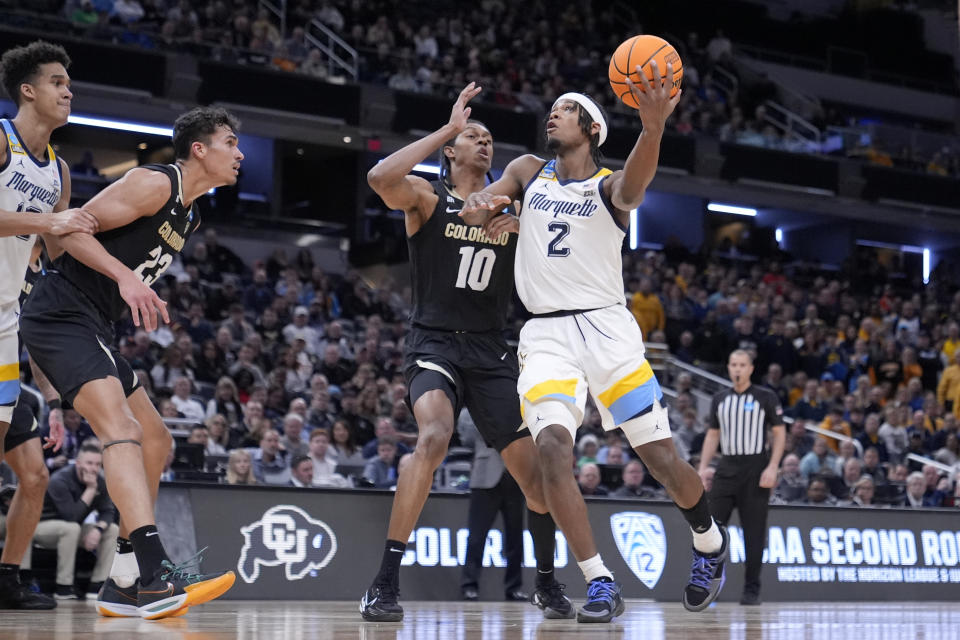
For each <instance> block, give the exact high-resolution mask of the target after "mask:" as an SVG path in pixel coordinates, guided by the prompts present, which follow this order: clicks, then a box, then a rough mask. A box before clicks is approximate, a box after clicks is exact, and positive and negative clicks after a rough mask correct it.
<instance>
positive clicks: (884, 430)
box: [877, 403, 910, 460]
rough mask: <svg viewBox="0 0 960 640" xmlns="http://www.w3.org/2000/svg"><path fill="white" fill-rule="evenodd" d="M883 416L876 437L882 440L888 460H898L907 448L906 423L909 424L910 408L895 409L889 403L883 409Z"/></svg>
mask: <svg viewBox="0 0 960 640" xmlns="http://www.w3.org/2000/svg"><path fill="white" fill-rule="evenodd" d="M884 415H885V417H886V420H885V421H884V423H883V424H882V425H880V429H879V430H878V431H877V435H878V436H880V438H882V439H883V443H884V445H886V448H887V453H888V454H889V456H890V458H891V459H892V460H900V459H901V457H902V456H903V453H904V452H905V451H906V449H907V447H908V446H909V442H908V436H907V423H908V422H909V416H910V407H908V406H900V407H896V406H893V403H889V404H888V405H887V406H886V407H884Z"/></svg>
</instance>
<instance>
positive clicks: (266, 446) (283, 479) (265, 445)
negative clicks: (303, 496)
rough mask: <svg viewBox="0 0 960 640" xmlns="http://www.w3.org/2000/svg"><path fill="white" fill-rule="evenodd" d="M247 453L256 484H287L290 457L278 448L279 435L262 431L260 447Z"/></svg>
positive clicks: (270, 431)
mask: <svg viewBox="0 0 960 640" xmlns="http://www.w3.org/2000/svg"><path fill="white" fill-rule="evenodd" d="M249 451H250V456H251V462H252V466H253V476H254V477H255V478H256V479H257V482H262V483H265V484H287V483H288V482H289V481H290V465H289V460H290V457H289V456H288V454H287V452H286V451H283V450H282V449H281V448H280V434H278V433H277V432H276V431H275V430H273V429H270V428H268V429H266V430H264V432H263V434H262V435H261V436H260V447H259V448H257V449H250V450H249Z"/></svg>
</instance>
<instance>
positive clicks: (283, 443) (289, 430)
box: [280, 413, 309, 458]
mask: <svg viewBox="0 0 960 640" xmlns="http://www.w3.org/2000/svg"><path fill="white" fill-rule="evenodd" d="M303 427H304V422H303V417H302V416H301V415H300V414H298V413H288V414H287V415H285V416H284V417H283V437H282V438H280V448H281V449H283V450H284V451H286V452H287V456H288V457H290V458H295V457H299V456H305V455H307V454H308V452H309V445H308V444H307V443H306V442H304V441H303V437H302V434H303Z"/></svg>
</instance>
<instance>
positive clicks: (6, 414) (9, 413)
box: [0, 405, 13, 424]
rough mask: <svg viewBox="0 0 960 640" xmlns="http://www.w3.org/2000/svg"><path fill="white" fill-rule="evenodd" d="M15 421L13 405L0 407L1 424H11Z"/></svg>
mask: <svg viewBox="0 0 960 640" xmlns="http://www.w3.org/2000/svg"><path fill="white" fill-rule="evenodd" d="M12 421H13V405H4V406H2V407H0V422H6V423H7V424H10V422H12Z"/></svg>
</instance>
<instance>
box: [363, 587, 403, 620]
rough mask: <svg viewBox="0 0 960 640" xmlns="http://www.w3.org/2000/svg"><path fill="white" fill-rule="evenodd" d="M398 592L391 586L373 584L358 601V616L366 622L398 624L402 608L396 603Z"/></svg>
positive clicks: (401, 617) (401, 618) (401, 616)
mask: <svg viewBox="0 0 960 640" xmlns="http://www.w3.org/2000/svg"><path fill="white" fill-rule="evenodd" d="M399 596H400V590H399V589H397V587H396V586H394V585H392V584H374V585H372V586H371V587H370V588H369V589H367V592H366V593H365V594H363V598H362V599H361V600H360V615H361V616H363V619H364V620H366V621H367V622H400V621H401V620H403V607H401V606H400V603H399V602H397V599H398V597H399Z"/></svg>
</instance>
